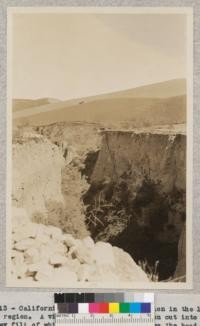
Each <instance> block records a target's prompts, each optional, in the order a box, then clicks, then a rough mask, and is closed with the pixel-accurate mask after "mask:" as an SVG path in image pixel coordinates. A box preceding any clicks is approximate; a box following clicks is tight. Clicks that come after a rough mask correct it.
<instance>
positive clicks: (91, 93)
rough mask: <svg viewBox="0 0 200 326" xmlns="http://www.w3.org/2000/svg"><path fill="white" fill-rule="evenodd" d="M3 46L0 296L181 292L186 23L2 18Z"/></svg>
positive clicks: (188, 16) (88, 11) (107, 13)
mask: <svg viewBox="0 0 200 326" xmlns="http://www.w3.org/2000/svg"><path fill="white" fill-rule="evenodd" d="M7 46H8V82H9V89H8V105H7V125H8V140H9V141H8V151H7V152H8V169H7V235H6V236H7V273H6V274H7V286H15V287H47V288H49V287H62V288H116V289H120V288H130V289H131V288H138V289H139V288H147V289H148V288H149V289H154V288H155V289H156V288H166V289H173V288H187V287H189V286H191V275H192V262H191V259H192V235H191V225H192V154H191V153H192V46H193V45H192V11H191V10H190V9H188V8H167V7H165V8H160V9H159V8H153V7H152V8H146V7H144V8H139V7H138V8H135V9H134V8H132V9H131V8H123V7H122V8H112V9H111V8H101V9H100V8H81V7H80V8H64V7H51V8H48V7H46V8H45V7H41V8H37V7H34V8H30V7H27V8H23V7H21V8H10V9H9V10H8V44H7Z"/></svg>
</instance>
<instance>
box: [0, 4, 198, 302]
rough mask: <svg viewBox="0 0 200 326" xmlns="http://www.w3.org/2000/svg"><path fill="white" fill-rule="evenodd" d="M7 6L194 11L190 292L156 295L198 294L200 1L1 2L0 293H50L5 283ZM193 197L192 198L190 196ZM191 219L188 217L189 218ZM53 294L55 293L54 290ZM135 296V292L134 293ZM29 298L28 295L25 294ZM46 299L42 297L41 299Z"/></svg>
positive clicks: (175, 291) (176, 291) (174, 291)
mask: <svg viewBox="0 0 200 326" xmlns="http://www.w3.org/2000/svg"><path fill="white" fill-rule="evenodd" d="M8 6H19V7H20V6H82V7H83V6H84V7H87V6H93V7H94V6H97V7H98V6H105V7H108V6H133V7H134V6H139V7H141V6H148V7H155V6H157V7H170V6H171V7H179V6H181V7H183V6H188V7H193V8H194V114H193V117H194V129H193V133H194V136H193V256H194V257H193V262H194V264H193V265H194V266H193V281H194V284H193V285H194V286H193V290H184V291H183V290H180V291H178V290H173V291H172V290H170V291H164V290H162V291H161V290H160V291H159V292H162V293H163V292H170V293H172V292H173V293H180V292H185V291H187V293H188V292H193V293H200V235H199V232H200V219H199V211H200V200H199V198H200V173H199V172H200V151H199V143H200V128H199V127H200V115H199V111H200V108H199V103H200V78H199V77H200V33H199V31H200V0H195V1H191V0H185V1H184V0H182V1H181V0H155V1H154V0H152V1H151V0H146V1H145V0H124V1H117V0H116V1H114V0H113V1H111V0H110V1H109V0H108V1H100V0H99V1H98V0H96V1H89V0H84V1H81V0H76V1H68V0H7V1H6V0H0V291H13V290H15V291H22V290H23V291H24V290H26V291H43V292H46V291H50V289H38V288H34V289H21V288H17V289H13V288H6V287H5V279H6V268H5V266H6V138H7V137H6V96H7V95H6V82H7V81H6V52H7V45H6V28H7V27H6V18H7V17H6V11H7V7H8ZM191 195H192V194H191ZM189 218H190V217H189ZM53 292H55V289H54V290H53ZM137 292H138V291H137ZM155 292H157V291H155ZM27 295H28V296H30V294H27ZM44 298H45V296H44Z"/></svg>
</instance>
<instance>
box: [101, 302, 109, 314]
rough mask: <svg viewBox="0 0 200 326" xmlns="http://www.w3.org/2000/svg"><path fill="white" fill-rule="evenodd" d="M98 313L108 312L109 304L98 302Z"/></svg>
mask: <svg viewBox="0 0 200 326" xmlns="http://www.w3.org/2000/svg"><path fill="white" fill-rule="evenodd" d="M99 313H101V314H107V313H109V304H108V303H99Z"/></svg>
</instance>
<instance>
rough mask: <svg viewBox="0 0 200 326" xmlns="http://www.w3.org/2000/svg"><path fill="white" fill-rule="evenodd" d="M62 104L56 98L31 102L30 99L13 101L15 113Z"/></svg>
mask: <svg viewBox="0 0 200 326" xmlns="http://www.w3.org/2000/svg"><path fill="white" fill-rule="evenodd" d="M57 102H60V101H59V100H57V99H54V98H41V99H38V100H29V99H14V100H13V101H12V107H13V112H15V111H20V110H24V109H29V108H33V107H38V106H43V105H47V104H53V103H54V104H55V103H57Z"/></svg>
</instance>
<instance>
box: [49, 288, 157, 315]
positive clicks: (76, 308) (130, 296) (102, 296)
mask: <svg viewBox="0 0 200 326" xmlns="http://www.w3.org/2000/svg"><path fill="white" fill-rule="evenodd" d="M54 302H55V306H56V312H57V313H59V314H121V313H122V314H127V313H128V314H130V313H131V314H150V313H151V312H152V304H153V303H154V294H152V293H145V294H144V293H132V292H127V293H122V292H120V293H55V295H54Z"/></svg>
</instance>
